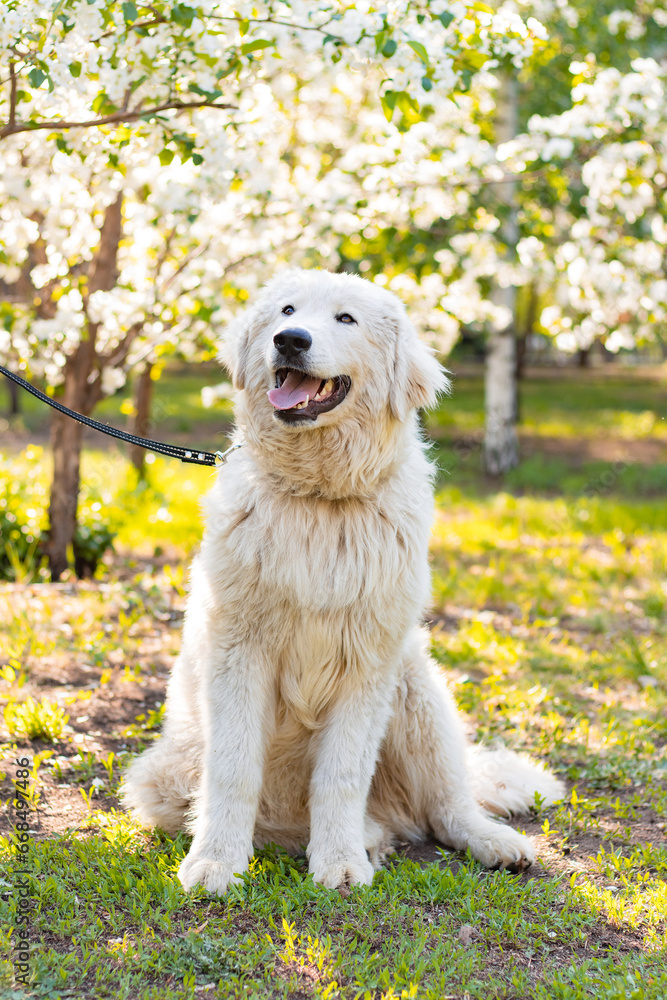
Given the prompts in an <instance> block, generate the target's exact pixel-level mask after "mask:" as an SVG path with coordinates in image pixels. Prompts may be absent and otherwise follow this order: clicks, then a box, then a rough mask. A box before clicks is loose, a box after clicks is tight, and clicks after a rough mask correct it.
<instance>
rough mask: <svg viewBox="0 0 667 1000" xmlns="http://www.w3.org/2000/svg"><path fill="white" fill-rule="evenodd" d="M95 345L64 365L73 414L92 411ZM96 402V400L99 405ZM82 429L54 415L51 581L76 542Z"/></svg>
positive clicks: (82, 347)
mask: <svg viewBox="0 0 667 1000" xmlns="http://www.w3.org/2000/svg"><path fill="white" fill-rule="evenodd" d="M94 363H95V345H94V342H93V341H91V340H90V338H89V339H87V340H83V341H81V343H80V344H79V346H78V348H77V350H76V351H75V353H74V354H73V355H71V357H69V358H68V359H67V362H66V364H65V391H64V393H63V398H62V402H63V405H64V406H68V407H69V408H70V409H71V410H77V411H78V412H79V413H83V414H84V415H86V416H87V415H88V413H89V412H90V410H91V409H92V405H91V399H90V398H89V388H90V383H89V378H90V375H91V374H92V373H93V372H94ZM96 401H97V400H95V402H96ZM82 437H83V427H82V425H81V424H79V423H77V421H76V420H72V418H71V417H67V416H65V414H64V413H59V412H58V411H57V410H56V411H54V413H53V417H52V422H51V450H52V452H53V480H52V482H51V495H50V498H49V532H48V541H47V544H46V546H45V551H46V554H47V555H48V557H49V567H50V569H51V579H52V580H59V579H60V577H61V576H62V574H63V573H64V572H65V570H66V569H67V566H68V564H69V553H68V549H69V548H70V546H71V545H72V543H73V542H74V534H75V532H76V523H77V518H76V515H77V507H78V502H79V485H80V464H81V441H82Z"/></svg>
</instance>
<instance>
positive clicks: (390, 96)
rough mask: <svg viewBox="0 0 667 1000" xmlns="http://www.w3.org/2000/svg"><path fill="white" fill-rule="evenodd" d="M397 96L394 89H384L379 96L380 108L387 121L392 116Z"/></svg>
mask: <svg viewBox="0 0 667 1000" xmlns="http://www.w3.org/2000/svg"><path fill="white" fill-rule="evenodd" d="M397 97H398V93H397V92H396V91H395V90H386V91H385V92H384V94H383V95H382V97H381V98H380V101H381V103H382V110H383V111H384V116H385V118H386V119H387V121H388V122H390V121H391V119H392V117H393V114H394V108H395V107H396V98H397Z"/></svg>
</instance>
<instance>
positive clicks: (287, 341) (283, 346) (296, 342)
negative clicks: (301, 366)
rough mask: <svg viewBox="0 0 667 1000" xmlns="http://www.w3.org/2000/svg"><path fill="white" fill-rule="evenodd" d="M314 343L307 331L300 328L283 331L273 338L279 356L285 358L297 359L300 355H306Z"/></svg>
mask: <svg viewBox="0 0 667 1000" xmlns="http://www.w3.org/2000/svg"><path fill="white" fill-rule="evenodd" d="M312 342H313V338H312V337H311V335H310V334H309V333H308V331H307V330H301V329H299V328H298V327H297V328H295V329H294V330H281V331H280V333H277V334H276V335H275V337H274V338H273V343H274V344H275V346H276V350H277V351H278V354H282V356H283V357H284V358H296V357H298V356H299V354H304V353H305V352H306V351H307V350H308V349H309V348H310V345H311V344H312Z"/></svg>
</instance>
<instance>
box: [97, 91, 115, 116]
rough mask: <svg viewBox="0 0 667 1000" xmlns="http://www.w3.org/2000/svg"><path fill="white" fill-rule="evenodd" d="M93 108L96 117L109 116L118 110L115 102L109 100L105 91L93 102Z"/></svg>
mask: <svg viewBox="0 0 667 1000" xmlns="http://www.w3.org/2000/svg"><path fill="white" fill-rule="evenodd" d="M92 108H93V111H94V112H95V114H96V115H109V114H111V113H112V112H114V111H117V110H118V109H117V107H116V105H115V104H114V103H113V101H111V100H110V99H109V96H108V94H105V92H104V91H103V90H101V91H100V92H99V94H98V95H97V96H96V97H95V99H94V100H93V104H92Z"/></svg>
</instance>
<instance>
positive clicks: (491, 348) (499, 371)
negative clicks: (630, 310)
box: [484, 73, 519, 476]
mask: <svg viewBox="0 0 667 1000" xmlns="http://www.w3.org/2000/svg"><path fill="white" fill-rule="evenodd" d="M517 104H518V87H517V81H516V77H515V76H514V75H512V74H510V73H506V74H505V75H504V76H503V79H502V82H501V85H500V91H499V94H498V102H497V107H496V115H497V118H496V142H497V143H503V142H508V141H509V140H510V139H513V138H514V137H515V136H516V134H517V129H518V120H517ZM494 188H495V192H496V197H497V200H498V203H499V209H500V212H499V214H500V217H501V219H502V224H501V227H500V233H499V236H500V240H501V241H502V243H503V244H504V246H505V255H506V258H507V259H508V260H513V259H514V257H515V254H516V245H517V242H518V233H519V227H518V222H517V208H516V184H515V183H513V182H506V183H503V184H497V185H494ZM493 300H494V302H495V303H496V304H497V305H500V306H503V307H504V308H505V309H506V311H507V313H508V315H509V316H510V322H509V324H508V325H507V326H506V327H505V328H504V329H502V330H495V329H494V330H492V331H491V334H490V336H489V339H488V343H487V351H486V366H485V378H484V393H485V400H484V403H485V417H486V425H485V437H484V467H485V469H486V471H487V472H488V473H490V474H491V475H494V476H495V475H500V474H501V473H503V472H507V471H508V469H512V468H514V466H515V465H517V464H518V462H519V441H518V437H517V432H516V423H517V379H516V305H517V292H516V288H515V287H513V286H511V285H510V286H509V287H507V288H502V287H500V286H499V285H497V286H496V288H495V289H494V292H493Z"/></svg>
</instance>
